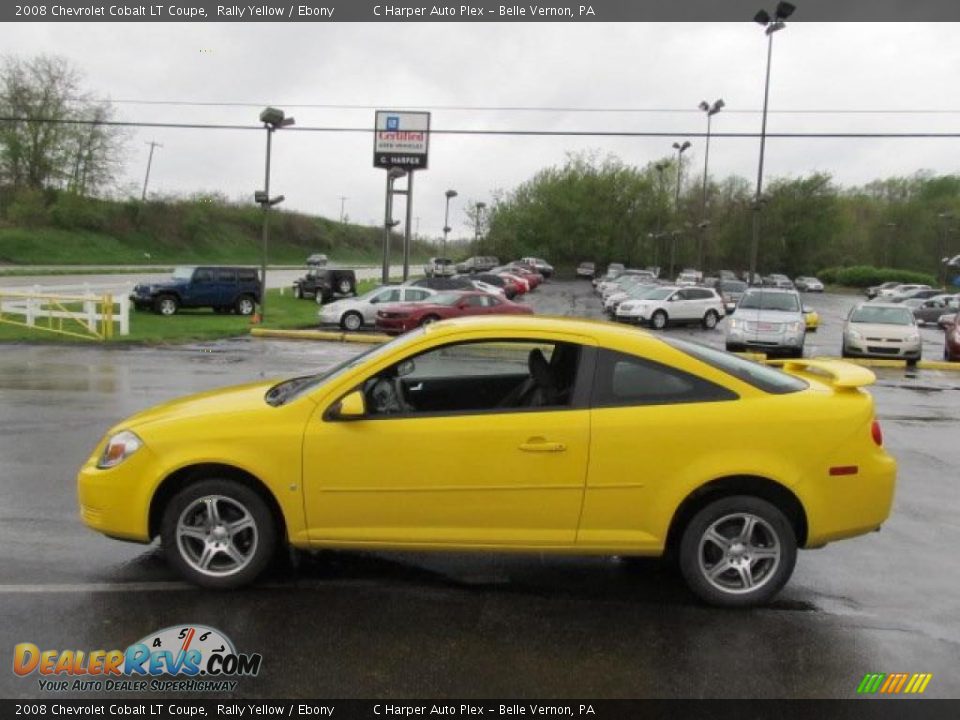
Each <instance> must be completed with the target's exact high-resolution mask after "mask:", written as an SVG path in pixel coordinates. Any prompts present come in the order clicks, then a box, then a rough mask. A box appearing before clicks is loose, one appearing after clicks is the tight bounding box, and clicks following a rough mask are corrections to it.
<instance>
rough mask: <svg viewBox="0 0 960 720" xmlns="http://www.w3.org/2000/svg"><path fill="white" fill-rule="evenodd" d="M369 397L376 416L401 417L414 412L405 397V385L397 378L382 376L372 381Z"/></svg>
mask: <svg viewBox="0 0 960 720" xmlns="http://www.w3.org/2000/svg"><path fill="white" fill-rule="evenodd" d="M367 397H368V398H369V399H370V406H371V408H372V410H373V414H375V415H399V414H400V413H407V412H412V411H413V407H412V406H411V405H410V404H409V403H408V402H407V400H406V398H405V397H404V393H403V383H402V382H401V380H400V378H399V377H396V376H395V377H384V376H381V377H377V378H374V379H373V380H371V385H370V389H369V390H368V391H367Z"/></svg>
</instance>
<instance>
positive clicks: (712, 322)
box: [703, 310, 720, 330]
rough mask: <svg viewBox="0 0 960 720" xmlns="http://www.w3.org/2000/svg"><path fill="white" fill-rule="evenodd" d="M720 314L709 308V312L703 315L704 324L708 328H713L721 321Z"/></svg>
mask: <svg viewBox="0 0 960 720" xmlns="http://www.w3.org/2000/svg"><path fill="white" fill-rule="evenodd" d="M719 320H720V316H719V315H717V313H716V311H714V310H707V314H706V315H704V316H703V326H704V327H705V328H706V329H707V330H713V329H714V328H715V327H716V326H717V322H719Z"/></svg>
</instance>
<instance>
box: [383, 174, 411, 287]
mask: <svg viewBox="0 0 960 720" xmlns="http://www.w3.org/2000/svg"><path fill="white" fill-rule="evenodd" d="M404 175H406V170H404V169H403V168H398V167H392V168H390V169H389V170H387V198H386V201H385V202H384V210H383V267H382V268H381V273H380V281H381V283H382V284H383V285H386V284H388V283H389V282H390V230H391V228H393V227H395V226H397V225H399V224H400V221H399V220H394V219H393V194H394V190H393V183H394V181H395V180H396V179H397V178H401V177H403V176H404ZM407 202H409V198H408V200H407Z"/></svg>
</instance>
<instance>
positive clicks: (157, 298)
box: [130, 266, 260, 315]
mask: <svg viewBox="0 0 960 720" xmlns="http://www.w3.org/2000/svg"><path fill="white" fill-rule="evenodd" d="M130 301H131V302H132V303H133V305H134V307H136V309H137V310H153V311H154V312H158V313H160V314H161V315H173V314H175V313H176V312H177V310H179V309H180V308H201V307H209V308H213V309H214V311H215V312H218V313H225V312H236V313H238V314H240V315H252V314H253V311H254V310H255V309H256V305H257V303H258V302H260V276H259V275H258V274H257V271H256V269H255V268H245V267H209V266H207V267H178V268H176V269H175V270H174V271H173V277H171V278H170V279H169V280H167V281H166V282H161V283H156V284H152V285H144V284H140V285H135V286H134V288H133V292H132V293H131V294H130Z"/></svg>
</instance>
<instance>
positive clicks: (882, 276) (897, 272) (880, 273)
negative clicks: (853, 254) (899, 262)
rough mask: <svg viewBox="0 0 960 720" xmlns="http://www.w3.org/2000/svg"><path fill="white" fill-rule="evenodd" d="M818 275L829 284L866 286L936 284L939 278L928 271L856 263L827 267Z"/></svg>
mask: <svg viewBox="0 0 960 720" xmlns="http://www.w3.org/2000/svg"><path fill="white" fill-rule="evenodd" d="M818 277H819V278H820V280H822V281H823V282H825V283H827V284H829V285H845V286H847V287H856V288H865V287H870V286H871V285H880V284H881V283H885V282H892V281H897V282H902V283H918V284H926V285H931V286H932V285H936V284H937V279H936V278H935V277H933V275H928V274H927V273H922V272H916V271H915V270H902V269H899V268H875V267H873V266H872V265H854V266H853V267H847V268H826V269H824V270H821V271H820V272H819V274H818Z"/></svg>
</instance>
